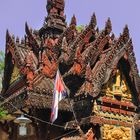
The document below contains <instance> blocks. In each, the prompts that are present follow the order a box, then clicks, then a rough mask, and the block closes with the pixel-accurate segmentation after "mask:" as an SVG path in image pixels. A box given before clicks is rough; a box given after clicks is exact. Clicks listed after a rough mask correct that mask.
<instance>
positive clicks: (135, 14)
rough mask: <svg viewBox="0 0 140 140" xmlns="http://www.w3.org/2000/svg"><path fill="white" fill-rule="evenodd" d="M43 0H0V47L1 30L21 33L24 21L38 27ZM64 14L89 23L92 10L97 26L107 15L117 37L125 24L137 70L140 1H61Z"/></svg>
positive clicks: (43, 11) (1, 45) (1, 47)
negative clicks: (131, 42)
mask: <svg viewBox="0 0 140 140" xmlns="http://www.w3.org/2000/svg"><path fill="white" fill-rule="evenodd" d="M46 1H47V0H1V3H0V50H4V48H5V32H6V29H8V30H9V32H10V33H11V34H15V36H17V35H18V36H19V37H20V38H21V37H22V36H24V34H25V31H24V29H25V28H24V26H25V22H26V21H27V22H28V24H29V26H31V27H32V28H34V29H39V28H41V27H42V24H43V21H44V17H45V16H46V15H47V13H46ZM65 2H66V7H65V13H66V16H67V22H68V23H69V21H70V19H71V17H72V15H73V14H75V15H76V17H77V20H78V24H79V25H81V24H82V25H85V24H88V23H89V20H90V17H91V15H92V13H93V12H95V13H96V16H97V22H98V26H99V28H100V29H102V28H103V27H104V24H105V21H106V20H107V18H108V17H110V18H111V20H112V24H113V32H114V33H115V34H116V35H117V36H119V34H120V33H121V32H122V30H123V28H124V26H125V24H128V26H129V29H130V35H131V37H132V39H133V44H134V51H135V54H136V59H137V64H138V67H139V69H140V55H139V52H140V46H139V44H140V15H139V14H140V8H139V6H140V0H65Z"/></svg>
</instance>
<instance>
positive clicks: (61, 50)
mask: <svg viewBox="0 0 140 140" xmlns="http://www.w3.org/2000/svg"><path fill="white" fill-rule="evenodd" d="M47 11H48V17H47V18H46V19H45V23H44V26H43V27H42V28H41V29H40V30H32V29H30V28H29V26H28V25H27V23H26V24H25V31H26V35H25V38H24V39H22V41H21V42H20V41H19V38H17V39H16V40H15V38H14V37H12V36H11V35H10V34H9V32H8V31H7V34H6V54H5V55H6V58H5V73H4V82H3V83H4V84H3V90H2V94H3V95H5V94H6V92H7V91H8V89H10V86H12V85H10V84H9V82H10V77H11V74H12V71H13V65H14V64H16V66H17V67H18V68H19V70H20V74H21V75H22V76H23V77H24V78H25V84H24V86H25V87H26V91H28V92H31V93H34V92H35V93H36V92H37V94H40V93H43V92H45V93H48V92H50V93H52V90H53V86H50V85H49V82H50V83H53V82H54V78H55V74H56V71H57V69H58V67H59V69H60V72H61V74H62V76H63V78H64V82H65V83H66V85H67V87H68V88H69V89H70V91H71V97H73V96H78V95H79V94H85V93H88V94H90V95H91V96H92V97H97V96H98V95H99V94H100V91H101V89H102V86H103V85H104V84H105V83H106V82H107V81H108V80H109V78H110V76H111V74H113V73H114V72H115V70H116V68H117V65H118V63H119V62H120V60H121V59H123V60H124V62H126V63H128V64H129V65H130V69H129V72H128V76H130V79H131V84H132V85H133V87H134V88H135V91H136V94H137V95H140V77H139V75H138V69H137V65H136V60H135V56H134V52H133V45H132V40H131V38H130V35H129V29H128V26H125V28H124V30H123V33H122V34H121V35H120V37H119V38H117V37H115V35H114V34H113V33H112V24H111V20H110V19H108V20H107V21H106V23H105V27H104V29H103V30H99V29H98V27H96V25H97V21H96V16H95V13H94V14H93V15H92V17H91V20H90V23H89V25H88V26H86V27H85V28H84V29H83V31H82V32H78V31H77V29H76V26H77V25H76V22H77V21H76V17H75V16H73V17H72V19H71V23H70V25H69V26H68V27H66V22H65V16H64V1H63V0H59V1H58V0H57V1H55V0H48V5H47ZM9 64H10V65H9ZM9 69H10V71H9ZM5 81H6V82H7V83H8V84H6V82H5ZM48 81H49V82H48ZM15 86H16V84H15ZM7 94H8V95H9V91H8V93H7ZM12 94H14V93H12ZM9 96H10V95H9ZM50 96H52V95H50ZM35 98H36V97H35ZM37 98H38V97H37Z"/></svg>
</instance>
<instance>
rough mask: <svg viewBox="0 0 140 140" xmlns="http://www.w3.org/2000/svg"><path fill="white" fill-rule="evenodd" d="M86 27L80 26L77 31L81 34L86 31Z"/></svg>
mask: <svg viewBox="0 0 140 140" xmlns="http://www.w3.org/2000/svg"><path fill="white" fill-rule="evenodd" d="M84 28H85V26H84V25H79V26H77V27H76V29H77V31H78V32H79V33H80V32H82V31H83V30H84Z"/></svg>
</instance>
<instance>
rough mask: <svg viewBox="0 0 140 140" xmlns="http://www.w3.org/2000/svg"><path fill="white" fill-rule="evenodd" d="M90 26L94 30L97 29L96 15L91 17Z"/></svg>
mask: <svg viewBox="0 0 140 140" xmlns="http://www.w3.org/2000/svg"><path fill="white" fill-rule="evenodd" d="M90 25H92V28H95V26H96V25H97V19H96V15H95V13H93V15H92V17H91V21H90Z"/></svg>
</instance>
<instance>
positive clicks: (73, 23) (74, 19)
mask: <svg viewBox="0 0 140 140" xmlns="http://www.w3.org/2000/svg"><path fill="white" fill-rule="evenodd" d="M72 25H75V26H76V25H77V20H76V17H75V15H73V17H72V18H71V22H70V26H72Z"/></svg>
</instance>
